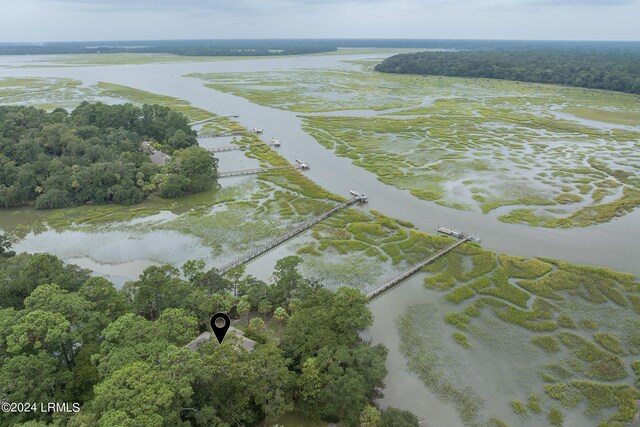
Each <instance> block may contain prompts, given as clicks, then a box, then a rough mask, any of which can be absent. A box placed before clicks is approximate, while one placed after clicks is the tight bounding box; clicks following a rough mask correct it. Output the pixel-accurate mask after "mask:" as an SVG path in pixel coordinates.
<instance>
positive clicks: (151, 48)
mask: <svg viewBox="0 0 640 427" xmlns="http://www.w3.org/2000/svg"><path fill="white" fill-rule="evenodd" d="M336 49H337V46H336V44H335V43H333V42H331V43H315V42H313V41H306V40H295V41H292V40H235V41H234V40H217V41H211V40H209V41H207V40H185V41H139V42H132V43H131V44H128V43H127V42H98V43H96V42H91V43H83V42H55V43H41V44H27V43H2V44H0V55H53V54H87V53H172V54H175V55H185V56H271V55H302V54H310V53H320V52H331V51H335V50H336Z"/></svg>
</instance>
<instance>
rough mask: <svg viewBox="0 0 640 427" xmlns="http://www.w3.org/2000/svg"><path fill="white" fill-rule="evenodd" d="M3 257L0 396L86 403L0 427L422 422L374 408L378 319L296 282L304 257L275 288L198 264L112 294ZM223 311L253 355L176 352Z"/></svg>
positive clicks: (282, 273) (48, 260)
mask: <svg viewBox="0 0 640 427" xmlns="http://www.w3.org/2000/svg"><path fill="white" fill-rule="evenodd" d="M0 237H2V236H0ZM0 249H1V250H0V394H1V395H0V400H2V401H5V402H36V403H38V405H39V403H40V402H60V403H62V402H68V403H70V404H71V403H78V404H79V405H80V409H79V411H76V412H74V411H69V412H62V413H55V414H52V413H46V412H45V413H43V412H40V411H36V412H26V413H20V414H19V413H3V414H0V424H1V425H3V426H23V427H26V426H30V427H34V426H45V425H52V426H73V427H84V426H87V427H90V426H91V427H92V426H104V427H110V426H116V425H118V426H140V427H142V426H144V427H150V426H157V427H161V426H167V427H174V426H203V427H204V426H207V427H209V426H219V427H231V426H255V425H273V424H274V423H275V422H277V420H279V419H280V418H281V417H282V416H283V415H285V414H288V413H291V412H295V413H297V414H299V415H301V416H304V417H305V418H307V419H310V420H325V421H328V422H340V423H341V425H344V426H357V425H360V426H363V427H394V426H395V427H417V426H418V420H417V418H416V416H415V415H413V414H412V413H410V412H407V411H402V410H399V409H395V408H388V409H386V410H383V411H381V410H379V409H378V408H377V407H376V406H375V405H374V403H373V401H374V399H375V398H377V397H379V396H380V390H381V388H382V387H383V380H384V378H385V375H386V373H387V371H386V368H385V359H386V354H387V350H386V348H385V347H384V346H382V345H376V346H372V345H371V344H370V343H367V342H364V341H362V340H361V338H360V336H359V332H360V331H362V330H363V329H364V328H366V327H368V326H369V325H371V323H372V314H371V312H370V311H369V309H368V307H367V299H366V297H365V296H364V295H362V294H361V293H360V291H359V290H356V289H352V288H346V287H343V288H339V289H337V290H336V291H332V290H328V289H325V288H323V287H322V286H321V284H320V283H318V282H316V281H314V280H310V279H307V278H305V277H303V276H302V275H301V274H300V272H299V271H298V265H299V263H300V262H301V261H302V259H301V258H299V257H296V256H288V257H286V258H283V259H281V260H279V261H278V262H277V263H276V265H275V268H274V272H273V276H272V280H273V282H272V283H269V284H267V283H265V282H263V281H260V280H258V279H256V278H255V277H252V276H250V275H246V274H245V273H244V270H243V268H242V267H240V268H238V269H236V270H233V271H231V272H230V273H229V274H228V275H227V276H226V277H222V276H220V275H219V274H218V272H217V271H216V270H215V269H212V270H208V271H205V269H204V266H205V265H204V262H203V261H202V260H192V261H188V262H186V263H185V264H184V265H183V266H182V268H181V270H178V269H177V268H175V267H172V266H170V265H162V266H151V267H148V268H147V269H146V270H144V272H143V273H142V274H141V275H140V277H139V279H138V280H136V281H132V282H128V283H126V284H125V285H124V287H123V289H122V290H117V289H115V288H114V287H113V285H112V284H111V283H110V282H109V281H107V280H106V279H104V278H100V277H93V276H92V275H91V272H90V271H88V270H83V269H80V268H79V267H77V266H75V265H65V264H63V262H62V261H61V260H60V259H58V258H56V257H55V256H53V255H50V254H35V255H31V254H18V255H15V254H14V253H13V251H11V248H10V244H9V243H8V241H7V240H6V239H0ZM219 311H223V312H226V313H228V314H229V316H230V317H231V318H232V319H233V320H232V322H234V323H235V324H236V325H237V326H238V327H240V328H242V329H243V330H244V331H245V333H246V336H247V337H249V338H251V339H253V340H255V341H256V345H255V346H254V348H253V349H252V350H246V349H245V348H244V347H242V346H240V345H238V340H239V338H237V337H236V335H234V334H232V333H229V334H227V336H226V338H225V340H224V341H223V343H222V345H219V344H218V343H217V341H215V340H209V341H207V342H206V343H204V344H202V345H200V346H199V347H198V348H197V350H196V351H192V350H191V349H189V348H185V347H184V346H185V344H187V343H189V342H190V341H192V340H193V339H194V338H195V337H196V336H198V334H199V333H200V332H202V331H204V330H207V328H209V326H208V324H209V317H210V316H211V315H212V314H213V313H215V312H219ZM267 423H271V424H267Z"/></svg>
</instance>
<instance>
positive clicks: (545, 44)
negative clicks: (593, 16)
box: [0, 39, 640, 56]
mask: <svg viewBox="0 0 640 427" xmlns="http://www.w3.org/2000/svg"><path fill="white" fill-rule="evenodd" d="M338 47H345V48H394V49H406V48H413V49H443V50H463V51H488V50H489V51H490V50H497V51H506V50H518V51H521V50H534V51H536V50H538V51H539V50H568V51H602V52H636V53H638V52H640V43H639V42H619V41H605V42H602V41H601V42H593V41H546V40H538V41H536V40H533V41H530V40H526V41H523V40H458V39H452V40H447V39H314V40H309V39H254V40H251V39H241V40H233V39H225V40H137V41H136V40H131V41H101V42H51V43H37V44H36V43H0V55H38V54H48V55H51V54H82V53H173V54H176V55H198V56H258V55H260V56H268V55H298V54H309V53H320V52H333V51H335V50H337V48H338Z"/></svg>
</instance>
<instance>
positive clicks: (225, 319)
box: [211, 313, 231, 344]
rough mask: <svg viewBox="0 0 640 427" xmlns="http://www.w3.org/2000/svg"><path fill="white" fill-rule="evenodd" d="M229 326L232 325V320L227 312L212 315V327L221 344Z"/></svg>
mask: <svg viewBox="0 0 640 427" xmlns="http://www.w3.org/2000/svg"><path fill="white" fill-rule="evenodd" d="M229 326H231V320H230V319H229V316H227V315H226V314H225V313H216V314H214V315H213V316H211V329H213V333H214V334H215V336H216V338H217V339H218V342H219V343H220V344H222V340H223V339H224V336H225V335H227V331H228V330H229Z"/></svg>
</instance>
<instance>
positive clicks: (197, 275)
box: [181, 259, 206, 283]
mask: <svg viewBox="0 0 640 427" xmlns="http://www.w3.org/2000/svg"><path fill="white" fill-rule="evenodd" d="M205 266H206V264H205V262H204V260H203V259H190V260H188V261H187V262H185V263H184V264H183V265H182V268H181V270H182V274H183V275H184V276H185V277H186V278H187V279H189V281H190V282H192V283H196V282H198V281H200V280H201V279H202V276H203V275H204V268H205Z"/></svg>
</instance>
